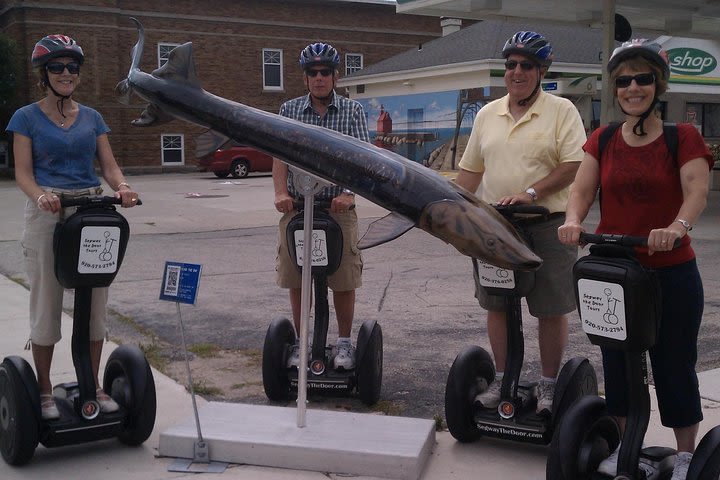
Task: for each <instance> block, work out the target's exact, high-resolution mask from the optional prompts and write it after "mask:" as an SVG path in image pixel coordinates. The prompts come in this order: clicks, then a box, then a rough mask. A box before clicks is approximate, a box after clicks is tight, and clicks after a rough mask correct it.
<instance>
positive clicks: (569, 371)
mask: <svg viewBox="0 0 720 480" xmlns="http://www.w3.org/2000/svg"><path fill="white" fill-rule="evenodd" d="M597 394H598V384H597V375H595V369H594V368H593V367H592V365H590V361H589V360H588V359H587V358H584V357H574V358H571V359H570V360H569V361H568V362H567V363H566V364H565V365H564V366H563V368H562V370H560V374H559V375H558V381H557V385H556V387H555V399H554V400H553V409H552V411H553V426H554V427H557V424H558V422H559V420H560V418H562V416H563V414H564V413H565V412H566V411H567V409H568V408H570V406H572V404H573V403H575V402H576V401H577V399H578V398H580V397H582V396H585V395H595V396H597Z"/></svg>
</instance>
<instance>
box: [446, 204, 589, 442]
mask: <svg viewBox="0 0 720 480" xmlns="http://www.w3.org/2000/svg"><path fill="white" fill-rule="evenodd" d="M495 208H496V209H497V211H498V212H499V213H500V214H502V215H503V216H504V217H505V218H507V219H508V220H509V221H510V222H511V223H512V224H513V225H514V226H515V227H516V229H517V230H518V231H519V232H520V233H521V234H523V222H527V221H528V220H527V217H528V215H531V216H534V217H535V218H538V215H539V216H541V217H543V218H547V216H548V210H547V209H546V208H545V207H540V206H536V205H506V206H502V205H497V206H496V207H495ZM522 216H524V217H525V219H522ZM531 218H532V217H531ZM523 235H524V234H523ZM524 236H526V235H524ZM473 267H474V269H475V274H476V276H477V278H478V279H479V283H480V285H481V286H482V287H483V288H485V289H486V290H487V291H488V293H490V294H491V295H498V296H502V297H504V299H505V312H506V319H507V359H506V363H505V374H504V376H503V381H502V388H501V400H500V404H499V405H498V407H497V409H495V408H483V407H482V405H479V404H476V402H475V397H476V396H477V395H478V394H480V393H482V392H484V391H485V390H486V389H487V387H488V385H489V384H490V383H491V382H492V381H493V380H494V379H495V366H494V363H493V359H492V357H491V355H490V353H488V352H487V351H486V350H485V349H483V348H481V347H478V346H470V347H467V348H465V349H464V350H463V351H461V352H460V353H459V354H458V356H457V357H456V358H455V361H454V362H453V364H452V367H451V368H450V373H449V374H448V378H447V385H446V387H445V420H446V422H447V426H448V429H449V430H450V433H451V434H452V436H453V437H455V439H457V440H458V441H460V442H472V441H475V440H477V439H479V438H480V437H481V436H488V437H494V438H502V439H507V440H514V441H520V442H526V443H535V444H542V445H546V444H548V443H550V440H551V439H552V433H553V430H554V428H555V426H556V425H557V421H558V419H559V418H560V417H561V416H562V415H563V413H564V412H565V411H566V410H567V409H568V408H569V407H570V405H572V404H573V403H574V402H575V401H576V400H577V399H578V398H580V397H582V396H584V395H597V378H596V375H595V370H594V369H593V367H592V366H591V365H590V362H589V361H588V359H587V358H583V357H575V358H572V359H571V360H569V361H568V362H567V363H566V364H565V365H564V366H563V368H562V369H561V371H560V374H559V375H558V379H557V383H556V386H555V398H554V400H553V406H552V411H551V414H550V415H538V414H537V413H536V411H535V408H536V405H537V395H536V393H535V387H536V385H537V382H527V381H521V380H520V371H521V368H522V364H523V356H524V339H523V331H522V309H521V306H520V299H521V297H523V296H526V295H527V294H528V293H529V292H530V291H531V290H532V288H533V287H534V284H535V273H534V272H523V271H515V272H514V271H511V270H505V269H502V268H499V267H495V266H493V265H488V264H482V263H479V262H477V261H476V260H475V259H473Z"/></svg>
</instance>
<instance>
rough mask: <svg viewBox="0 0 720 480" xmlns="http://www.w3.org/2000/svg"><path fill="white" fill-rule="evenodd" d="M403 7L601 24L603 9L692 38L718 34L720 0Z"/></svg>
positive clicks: (419, 3)
mask: <svg viewBox="0 0 720 480" xmlns="http://www.w3.org/2000/svg"><path fill="white" fill-rule="evenodd" d="M396 1H397V12H398V13H409V14H415V15H430V16H434V17H458V18H468V19H476V20H483V19H492V18H495V19H502V18H508V17H516V18H525V19H528V20H537V21H548V22H557V23H574V24H578V23H579V24H585V25H587V26H588V27H597V28H601V26H602V23H603V13H604V12H605V15H607V12H608V11H610V12H614V13H618V14H620V15H622V16H623V17H625V18H626V19H627V20H628V21H629V22H630V25H631V26H632V28H633V30H643V31H656V32H657V33H658V34H670V35H675V36H683V37H691V38H717V34H718V32H719V31H720V1H718V0H547V1H542V0H396Z"/></svg>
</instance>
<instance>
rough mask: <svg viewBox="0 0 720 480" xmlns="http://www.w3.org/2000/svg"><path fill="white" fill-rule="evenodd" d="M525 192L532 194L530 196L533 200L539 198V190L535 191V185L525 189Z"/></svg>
mask: <svg viewBox="0 0 720 480" xmlns="http://www.w3.org/2000/svg"><path fill="white" fill-rule="evenodd" d="M525 193H527V194H528V195H530V198H532V201H533V202H534V201H536V200H537V192H536V191H535V189H534V188H533V187H530V188H528V189H527V190H525Z"/></svg>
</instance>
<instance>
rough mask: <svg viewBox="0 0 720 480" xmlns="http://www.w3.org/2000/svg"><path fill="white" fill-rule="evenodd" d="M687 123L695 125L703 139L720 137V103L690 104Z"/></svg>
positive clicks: (686, 115)
mask: <svg viewBox="0 0 720 480" xmlns="http://www.w3.org/2000/svg"><path fill="white" fill-rule="evenodd" d="M685 121H686V122H687V123H692V124H693V125H695V128H697V129H698V131H699V132H700V133H701V134H702V136H703V137H706V138H718V137H720V103H688V104H687V105H686V106H685Z"/></svg>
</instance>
